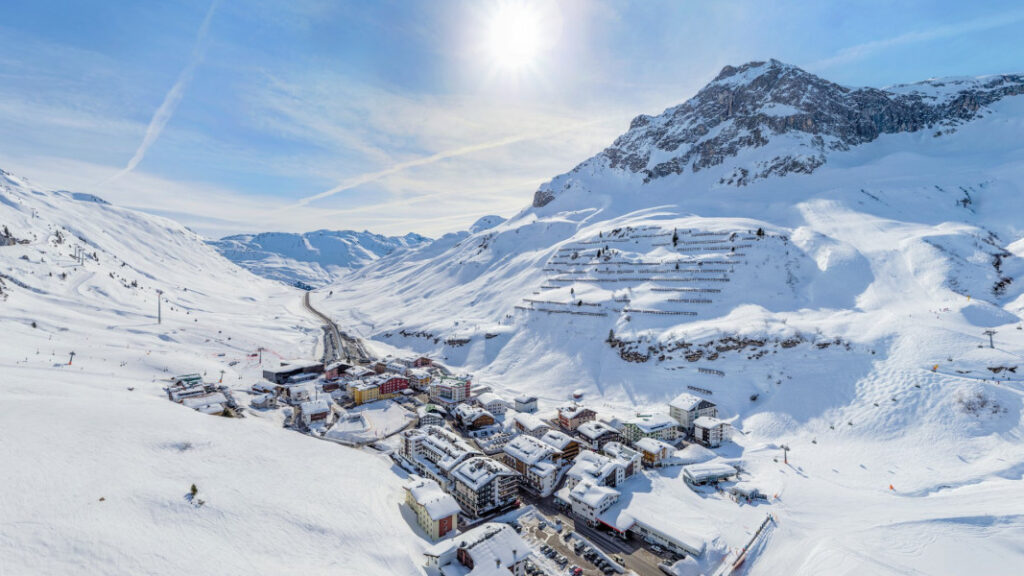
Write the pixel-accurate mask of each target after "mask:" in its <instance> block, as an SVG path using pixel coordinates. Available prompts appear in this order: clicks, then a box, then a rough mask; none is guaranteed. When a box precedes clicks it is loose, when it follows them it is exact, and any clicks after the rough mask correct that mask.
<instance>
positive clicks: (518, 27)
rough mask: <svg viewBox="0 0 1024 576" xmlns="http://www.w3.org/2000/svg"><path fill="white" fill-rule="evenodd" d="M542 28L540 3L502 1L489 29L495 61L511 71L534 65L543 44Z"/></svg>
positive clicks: (491, 51)
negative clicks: (534, 4) (535, 4)
mask: <svg viewBox="0 0 1024 576" xmlns="http://www.w3.org/2000/svg"><path fill="white" fill-rule="evenodd" d="M542 28H543V21H542V16H541V13H540V12H539V11H538V10H537V9H536V7H534V6H532V5H530V4H527V3H525V2H521V1H509V2H504V3H502V4H501V5H500V6H499V7H498V8H497V10H495V11H494V13H493V14H492V15H491V19H490V23H489V29H488V30H487V42H488V48H489V51H490V56H491V58H492V59H493V62H494V63H495V64H496V65H497V66H499V67H501V68H504V69H506V70H510V71H514V70H521V69H523V68H528V67H530V66H531V65H533V64H534V63H535V62H536V60H537V58H538V56H539V55H540V52H541V48H542V46H543V40H544V39H543V36H542V34H541V30H542Z"/></svg>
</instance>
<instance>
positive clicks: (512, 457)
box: [503, 434, 561, 496]
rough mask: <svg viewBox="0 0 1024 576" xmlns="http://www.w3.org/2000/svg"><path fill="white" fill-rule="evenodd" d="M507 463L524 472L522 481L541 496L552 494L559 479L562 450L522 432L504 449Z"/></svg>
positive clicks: (517, 470)
mask: <svg viewBox="0 0 1024 576" xmlns="http://www.w3.org/2000/svg"><path fill="white" fill-rule="evenodd" d="M503 451H504V452H505V463H506V464H508V466H509V467H510V468H512V469H513V470H515V471H516V472H519V473H520V474H522V479H521V481H522V483H524V484H525V485H526V486H527V487H529V488H530V489H531V490H533V491H534V492H536V493H538V494H540V495H541V496H550V495H551V493H552V492H554V491H555V484H556V483H557V481H558V463H559V461H560V460H561V452H559V451H558V450H557V449H555V448H554V447H552V446H550V445H549V444H547V443H545V442H542V441H540V440H538V439H536V438H534V437H533V436H527V435H526V434H520V435H519V436H516V437H515V438H513V439H512V440H510V441H509V442H508V443H507V444H505V447H504V449H503Z"/></svg>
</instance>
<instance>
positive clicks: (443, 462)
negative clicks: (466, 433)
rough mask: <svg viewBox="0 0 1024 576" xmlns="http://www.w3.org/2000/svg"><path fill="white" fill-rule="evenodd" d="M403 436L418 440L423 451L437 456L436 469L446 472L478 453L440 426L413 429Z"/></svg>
mask: <svg viewBox="0 0 1024 576" xmlns="http://www.w3.org/2000/svg"><path fill="white" fill-rule="evenodd" d="M404 434H405V436H406V438H409V439H419V440H420V441H421V442H422V443H423V447H424V449H426V450H430V451H431V452H432V453H434V454H435V455H437V456H438V458H437V462H436V465H437V467H438V468H440V469H441V470H444V471H446V472H447V471H448V470H451V469H452V467H453V466H455V465H457V464H458V463H460V462H462V461H463V460H464V459H465V458H467V457H469V456H472V455H474V454H479V453H480V452H478V451H477V450H474V449H473V447H472V446H470V445H469V444H467V443H466V442H465V441H464V440H462V438H460V437H458V436H457V435H455V434H453V433H451V432H449V431H448V430H445V429H444V428H442V427H440V426H434V425H430V426H424V427H422V428H413V429H411V430H406V431H405V433H404Z"/></svg>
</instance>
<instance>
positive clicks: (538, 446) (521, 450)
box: [503, 434, 558, 465]
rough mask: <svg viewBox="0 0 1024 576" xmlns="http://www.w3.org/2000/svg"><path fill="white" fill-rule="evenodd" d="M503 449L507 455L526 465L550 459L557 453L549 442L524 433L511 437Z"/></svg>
mask: <svg viewBox="0 0 1024 576" xmlns="http://www.w3.org/2000/svg"><path fill="white" fill-rule="evenodd" d="M503 450H504V451H505V453H506V454H508V455H509V456H511V457H513V458H515V459H516V460H519V461H520V462H523V463H524V464H528V465H533V464H536V463H537V462H540V461H541V460H546V459H550V458H551V457H552V456H554V455H555V454H557V453H558V450H556V449H555V448H553V447H552V446H550V445H549V444H547V443H545V442H541V441H540V440H538V439H536V438H534V437H533V436H529V435H526V434H520V435H519V436H516V437H515V438H513V439H512V440H511V441H509V443H508V444H505V447H504V448H503Z"/></svg>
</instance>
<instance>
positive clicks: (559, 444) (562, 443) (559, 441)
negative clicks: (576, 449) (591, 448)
mask: <svg viewBox="0 0 1024 576" xmlns="http://www.w3.org/2000/svg"><path fill="white" fill-rule="evenodd" d="M540 439H541V441H543V442H544V443H546V444H549V445H551V446H554V447H555V448H558V449H559V450H565V449H566V447H567V446H569V444H571V443H573V442H575V440H574V439H573V437H572V436H569V435H568V434H566V433H565V432H560V431H558V430H548V431H547V432H545V433H544V435H543V436H541V437H540Z"/></svg>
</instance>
